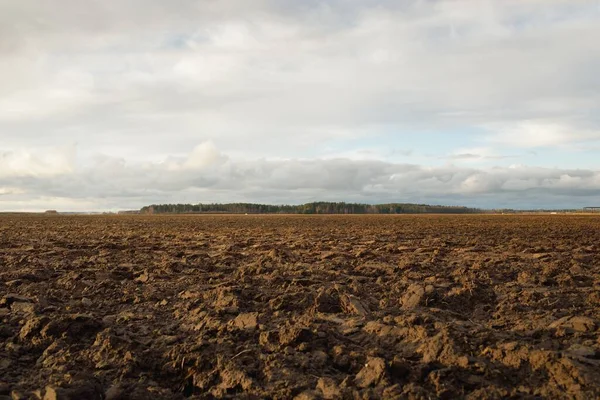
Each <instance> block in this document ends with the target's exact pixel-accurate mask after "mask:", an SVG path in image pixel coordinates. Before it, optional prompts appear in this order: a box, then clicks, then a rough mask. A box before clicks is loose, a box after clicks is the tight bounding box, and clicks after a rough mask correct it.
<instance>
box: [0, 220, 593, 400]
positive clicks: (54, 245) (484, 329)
mask: <svg viewBox="0 0 600 400" xmlns="http://www.w3.org/2000/svg"><path fill="white" fill-rule="evenodd" d="M599 256H600V216H562V215H547V216H254V215H250V216H60V215H59V216H51V215H47V216H40V215H37V216H35V215H3V216H0V321H1V325H0V399H6V398H13V399H21V398H23V399H28V398H44V399H103V398H106V399H112V400H115V399H149V398H153V399H182V398H198V399H212V398H257V399H262V398H273V399H289V398H294V397H296V398H298V399H319V398H325V399H337V398H348V399H369V398H407V399H430V398H432V399H433V398H448V399H453V398H473V399H487V398H504V397H514V398H551V399H561V398H581V399H589V398H598V397H599V396H600V339H599V331H598V328H599V327H600V325H599V323H600V257H599Z"/></svg>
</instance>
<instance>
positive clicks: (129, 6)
mask: <svg viewBox="0 0 600 400" xmlns="http://www.w3.org/2000/svg"><path fill="white" fill-rule="evenodd" d="M599 22H600V11H599V10H598V7H597V4H595V3H592V2H586V1H572V0H550V1H543V2H542V1H528V2H522V1H517V0H509V1H492V0H487V1H485V0H482V1H475V2H474V1H472V0H459V1H453V2H451V3H449V2H423V1H409V2H397V1H384V0H381V1H376V2H354V1H351V2H316V3H315V2H297V1H292V0H286V1H277V2H270V1H262V0H259V1H253V2H248V1H242V0H226V1H219V2H197V1H191V0H189V1H188V0H182V1H178V2H176V3H173V2H165V1H159V0H125V1H120V2H81V1H76V0H65V1H62V2H60V5H58V3H56V2H52V1H50V2H43V3H40V2H38V1H34V0H21V1H18V2H16V1H2V0H0V132H1V133H0V152H2V151H3V152H4V153H2V155H1V156H0V167H1V170H0V179H4V180H7V179H8V180H12V179H15V177H21V178H23V177H27V178H28V179H29V178H31V181H28V182H27V183H26V186H27V187H26V188H25V189H24V190H26V191H27V194H21V195H20V196H22V198H23V201H26V198H27V196H29V193H37V194H35V195H42V194H46V195H55V196H57V197H58V198H60V197H61V196H62V197H63V198H68V197H69V196H77V194H76V193H70V192H69V191H68V190H74V191H76V190H75V189H74V185H75V184H77V185H81V186H82V187H83V189H84V190H83V192H84V193H88V195H89V196H91V197H90V198H92V199H93V198H95V197H94V196H100V197H101V196H103V193H105V192H106V193H109V194H110V196H112V197H113V198H121V199H123V198H128V199H130V200H128V201H130V203H128V204H136V205H138V204H140V203H144V202H146V199H149V198H151V197H152V196H154V195H155V194H156V193H158V194H159V195H157V196H158V197H159V198H164V199H174V200H176V201H179V200H180V199H179V198H178V196H188V195H189V196H192V197H193V196H195V195H196V194H197V193H196V192H195V190H202V191H207V190H211V192H210V193H209V192H202V195H203V196H205V195H206V196H212V195H214V196H215V197H218V196H222V197H223V199H225V200H227V199H226V196H232V192H228V191H230V190H232V189H231V188H233V187H242V188H243V190H242V192H241V193H242V194H240V196H242V197H243V196H247V198H248V199H250V198H252V196H257V198H258V197H260V196H263V195H264V196H267V195H268V196H270V197H268V198H269V199H273V200H277V199H278V198H282V199H283V198H285V199H291V198H293V196H290V195H289V193H288V194H286V193H285V192H282V191H284V190H293V191H294V192H293V194H294V195H296V196H298V198H299V199H300V198H302V199H306V198H316V197H326V196H329V195H330V196H332V197H336V196H345V197H346V198H353V196H354V197H356V198H375V197H377V196H380V197H382V196H383V197H385V196H388V195H389V196H390V197H393V196H402V195H404V194H406V195H407V196H408V195H409V194H410V195H411V196H412V194H411V193H414V195H415V196H417V195H419V194H422V195H428V196H434V193H437V195H436V196H438V197H431V198H432V199H435V198H439V199H441V200H444V198H443V196H444V195H445V194H446V195H448V196H458V195H460V191H461V190H464V191H466V192H468V193H480V194H481V193H485V191H486V190H487V191H490V192H493V191H494V190H506V188H507V187H508V188H530V186H531V185H534V186H531V187H532V188H534V189H532V190H538V189H540V188H546V189H548V190H558V189H555V188H557V187H567V186H569V185H571V186H573V187H576V189H577V190H578V191H579V192H577V193H580V192H581V193H584V192H585V193H591V192H593V189H594V188H595V186H594V185H595V184H596V183H595V181H594V180H591V178H573V179H574V180H572V179H571V178H560V176H559V177H558V178H557V177H556V176H555V175H554V173H551V174H550V175H551V176H550V177H549V178H548V179H549V180H548V182H553V183H552V185H554V186H547V187H546V186H544V185H546V184H545V183H543V182H542V183H539V182H540V181H539V180H538V179H537V178H535V176H534V175H536V173H537V172H535V171H534V170H532V169H527V168H525V170H522V169H519V170H510V172H505V173H496V172H490V171H491V168H492V167H493V166H494V165H496V163H497V162H498V163H499V160H500V158H501V157H506V156H511V157H512V156H518V157H519V160H518V161H519V162H522V163H524V164H527V165H532V164H535V162H536V159H534V158H532V157H528V156H527V155H526V154H525V155H523V153H522V152H523V151H525V150H523V149H536V150H537V148H547V149H548V148H549V149H561V150H562V149H564V150H565V151H578V150H579V149H581V147H582V146H587V144H588V143H589V142H590V141H598V140H600V119H599V118H598V117H597V108H598V104H600V92H599V91H598V90H596V88H597V71H598V70H599V69H600V42H599V41H598V40H596V38H597V37H600V23H599ZM473 131H475V132H477V133H475V134H472V133H469V135H471V136H468V137H467V136H466V135H465V134H463V133H462V132H473ZM423 132H442V133H445V132H447V133H448V134H447V139H439V140H438V139H436V143H432V144H431V146H430V145H429V144H422V145H420V146H421V147H420V148H417V146H416V145H413V144H412V141H415V138H416V137H417V135H421V134H423ZM481 132H483V133H481ZM400 137H401V138H402V139H401V140H400V139H398V138H400ZM440 137H441V136H437V137H436V138H440ZM455 139H460V140H455ZM467 139H468V140H467ZM344 140H347V141H350V140H352V141H356V142H357V143H360V144H357V145H356V146H349V145H346V146H343V145H340V143H343V142H344ZM369 141H371V142H369ZM393 141H396V142H397V143H402V144H401V145H400V147H402V146H405V147H403V148H407V149H411V150H413V151H414V153H412V154H414V155H413V156H411V158H410V160H411V162H418V163H419V164H420V165H419V166H410V167H409V166H405V165H404V166H401V165H399V164H394V163H391V162H383V161H389V160H395V161H397V160H398V159H400V160H404V159H405V158H398V157H396V158H394V157H391V156H389V154H390V152H391V151H392V148H391V147H392V145H391V144H389V143H391V142H393ZM421 142H422V141H421ZM57 143H77V144H78V150H79V153H78V157H77V163H76V162H75V159H74V158H73V157H72V156H70V155H69V153H68V151H67V152H63V151H62V150H59V151H55V150H50V151H49V153H48V154H46V153H45V151H46V150H39V149H47V148H51V147H53V146H55V145H56V144H57ZM198 143H204V144H202V145H200V147H198V148H196V149H195V150H194V151H190V149H194V146H196V145H197V144H198ZM209 143H213V144H212V145H211V144H209ZM454 143H459V144H456V145H455V144H454ZM388 147H389V151H388ZM394 147H398V146H394ZM430 147H435V150H430ZM11 149H13V150H11ZM15 149H16V150H15ZM35 149H38V150H35ZM97 153H103V154H106V155H107V156H105V157H96V155H97ZM53 154H54V155H53ZM422 154H433V155H432V156H431V157H430V159H429V160H428V159H427V157H422V156H420V155H422ZM444 157H445V158H446V161H449V162H452V163H457V164H459V165H463V167H460V168H458V167H453V166H443V167H436V168H439V169H435V168H433V167H432V165H431V164H432V163H436V162H440V161H439V159H440V158H444ZM338 158H344V159H346V160H338ZM539 158H541V156H540V157H539ZM348 159H353V160H354V161H350V160H348ZM157 160H160V161H162V164H157ZM261 160H262V161H261ZM431 160H433V161H431ZM78 163H79V164H78ZM467 163H468V164H467ZM556 164H557V165H560V164H561V162H560V160H558V162H557V163H556ZM562 164H563V165H561V168H562V169H561V170H569V169H572V168H576V167H577V166H578V165H577V164H576V163H573V162H570V163H567V162H566V161H565V162H564V163H562ZM590 164H591V163H590ZM465 165H468V166H470V167H474V166H477V167H478V168H479V169H473V170H471V169H468V168H466V167H464V166H465ZM92 166H93V167H92ZM430 167H432V168H433V169H432V170H429V169H428V168H430ZM484 167H485V168H487V169H485V170H484V169H483V168H484ZM598 167H600V166H598ZM594 168H595V167H594ZM398 169H400V170H401V171H399V170H398ZM257 171H260V173H258V172H257ZM433 171H435V172H433ZM473 171H475V172H473ZM517 173H518V174H519V175H518V178H517V177H516V176H517V175H515V174H517ZM522 173H528V174H532V176H529V177H527V176H521V175H520V174H522ZM194 174H195V175H194ZM503 174H505V175H503ZM115 176H117V177H118V179H117V178H112V177H115ZM65 177H69V179H70V180H68V179H66V178H65ZM223 177H225V178H223ZM390 177H393V178H392V179H390ZM106 179H109V182H105V180H106ZM561 179H562V180H561ZM569 179H571V180H569ZM137 182H143V186H141V184H138V183H137ZM530 182H532V183H530ZM14 183H15V182H12V181H11V182H10V185H8V183H3V182H0V184H1V186H2V187H4V186H5V184H6V187H12V186H14ZM394 185H396V186H394ZM411 185H413V186H414V185H417V186H418V188H419V190H416V189H415V188H413V187H412V186H411ZM548 185H550V184H548ZM585 185H590V190H589V191H588V192H586V191H585V190H586V189H585ZM88 186H89V187H88ZM94 187H99V188H103V189H102V190H104V191H105V192H100V191H96V190H95V189H93V188H94ZM198 188H200V189H198ZM427 188H432V189H431V191H427V190H426V189H427ZM536 188H537V189H536ZM328 190H331V193H330V194H328V193H329V192H328ZM353 190H357V191H358V192H357V193H358V194H356V193H354V192H353ZM523 190H529V189H523ZM211 193H213V194H211ZM494 193H495V192H494ZM566 195H567V194H565V196H566ZM7 196H8V195H3V198H4V199H6V197H7ZM31 196H34V194H31ZM107 196H109V195H108V194H107ZM110 196H109V197H110ZM369 196H371V197H369ZM32 199H33V198H32ZM492 200H493V199H492ZM32 201H33V200H32ZM92 201H93V200H92ZM524 201H529V200H524ZM561 201H562V200H561Z"/></svg>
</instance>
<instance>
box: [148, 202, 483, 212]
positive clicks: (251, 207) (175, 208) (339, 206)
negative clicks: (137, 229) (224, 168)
mask: <svg viewBox="0 0 600 400" xmlns="http://www.w3.org/2000/svg"><path fill="white" fill-rule="evenodd" d="M478 212H481V210H479V209H476V208H468V207H460V206H431V205H427V204H410V203H389V204H360V203H343V202H342V203H333V202H315V203H307V204H301V205H271V204H253V203H228V204H153V205H151V206H146V207H143V208H142V209H141V210H140V213H143V214H198V213H231V214H470V213H478Z"/></svg>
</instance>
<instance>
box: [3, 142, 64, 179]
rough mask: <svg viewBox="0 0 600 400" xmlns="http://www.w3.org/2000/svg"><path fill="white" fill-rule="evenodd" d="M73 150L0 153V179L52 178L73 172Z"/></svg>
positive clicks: (50, 149)
mask: <svg viewBox="0 0 600 400" xmlns="http://www.w3.org/2000/svg"><path fill="white" fill-rule="evenodd" d="M74 162H75V148H74V147H73V146H66V147H62V148H49V149H43V150H37V151H35V150H34V151H32V150H19V151H6V152H0V179H1V178H14V177H28V176H31V177H53V176H59V175H65V174H70V173H71V172H73V168H74Z"/></svg>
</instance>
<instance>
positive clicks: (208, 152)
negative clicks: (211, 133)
mask: <svg viewBox="0 0 600 400" xmlns="http://www.w3.org/2000/svg"><path fill="white" fill-rule="evenodd" d="M204 149H205V151H204V152H203V153H201V154H202V156H203V157H205V159H206V160H207V162H206V163H196V164H193V165H191V166H190V165H188V164H186V163H187V161H188V160H189V157H188V158H182V159H179V160H173V159H171V160H170V161H166V162H163V163H150V164H149V163H135V162H127V161H125V160H120V159H114V158H110V157H104V158H99V159H97V160H96V161H95V163H94V164H91V165H88V166H79V167H76V169H75V170H73V171H70V172H69V171H64V172H62V173H60V174H56V175H54V176H51V177H48V176H39V175H36V174H30V175H29V176H22V175H14V176H8V175H5V176H3V177H1V178H0V188H2V190H0V193H2V199H1V200H0V207H3V208H10V205H11V204H12V205H13V207H14V205H15V204H18V202H19V201H21V200H23V199H31V200H34V202H33V204H38V203H39V202H40V201H43V199H44V198H45V199H55V200H56V199H58V200H60V199H69V201H68V202H66V203H65V204H64V205H63V208H64V207H69V204H77V202H78V201H80V202H83V203H82V204H85V206H86V207H90V206H91V207H92V208H94V209H105V208H111V207H112V208H115V207H116V208H124V207H134V208H138V207H141V206H143V205H145V204H149V203H156V202H169V201H176V202H180V201H190V202H212V201H222V202H223V201H225V202H227V201H252V202H274V203H298V202H303V201H314V200H337V201H342V200H343V201H366V202H385V201H398V202H403V201H418V202H423V201H425V202H430V203H442V204H465V205H477V206H483V207H498V206H503V205H506V204H512V205H516V206H520V207H527V206H532V205H533V204H535V205H536V206H543V205H545V206H552V207H577V206H583V205H586V204H589V203H593V202H594V201H596V200H597V199H598V196H600V172H599V171H594V170H577V169H549V168H536V167H527V166H515V167H511V168H490V169H476V168H465V167H457V166H442V167H435V168H432V167H427V166H421V165H413V164H395V163H387V162H381V161H368V160H361V161H355V160H348V159H332V160H294V159H292V160H265V159H263V160H254V161H242V160H236V159H232V158H230V157H225V156H223V155H222V154H221V153H220V152H219V151H218V150H217V149H216V148H214V147H212V146H205V147H204ZM192 154H194V152H193V153H192ZM190 157H191V155H190ZM515 194H519V195H522V196H523V199H525V200H521V202H520V203H516V202H515V201H516V200H515V197H514V196H515ZM535 195H537V196H538V197H537V198H535V197H533V196H535ZM533 199H535V203H534V202H533V201H534V200H533ZM58 200H57V201H58ZM527 201H532V203H527ZM73 202H75V203H73ZM54 205H56V204H54ZM42 208H44V207H42ZM46 208H47V207H46Z"/></svg>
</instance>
